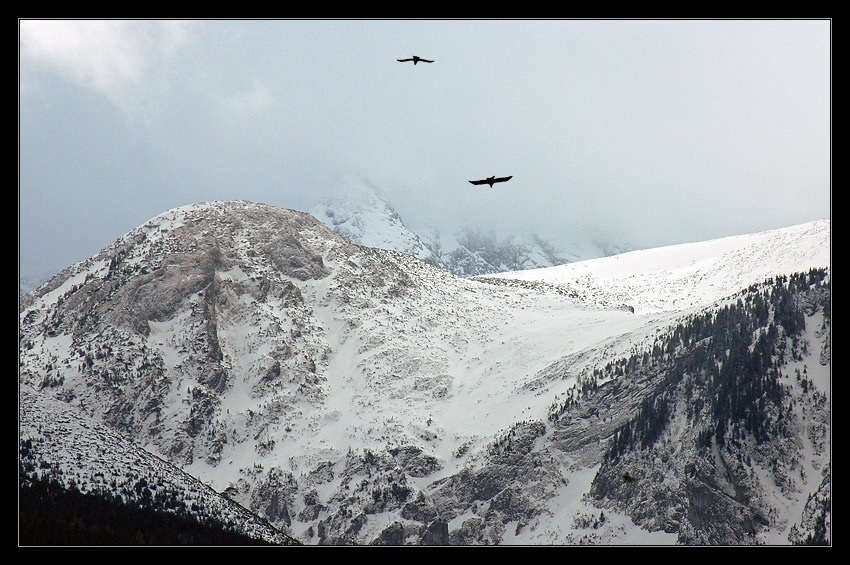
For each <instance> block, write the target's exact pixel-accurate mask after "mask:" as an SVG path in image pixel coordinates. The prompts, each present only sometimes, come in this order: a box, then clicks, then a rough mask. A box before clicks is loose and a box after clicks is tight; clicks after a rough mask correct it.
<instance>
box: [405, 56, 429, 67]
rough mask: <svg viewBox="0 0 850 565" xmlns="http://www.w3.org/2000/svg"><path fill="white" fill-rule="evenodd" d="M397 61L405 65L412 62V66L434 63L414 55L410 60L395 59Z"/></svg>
mask: <svg viewBox="0 0 850 565" xmlns="http://www.w3.org/2000/svg"><path fill="white" fill-rule="evenodd" d="M397 61H398V62H399V63H406V62H407V61H413V64H414V65H415V64H416V63H420V62H421V63H433V62H434V61H431V60H430V59H423V58H422V57H417V56H416V55H414V56H413V57H411V58H410V59H397Z"/></svg>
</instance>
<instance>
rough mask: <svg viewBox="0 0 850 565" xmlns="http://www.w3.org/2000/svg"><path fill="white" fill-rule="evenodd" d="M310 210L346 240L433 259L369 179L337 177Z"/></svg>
mask: <svg viewBox="0 0 850 565" xmlns="http://www.w3.org/2000/svg"><path fill="white" fill-rule="evenodd" d="M309 212H310V214H312V215H313V216H315V217H316V218H317V219H318V220H319V221H321V222H323V223H324V224H325V225H327V226H328V227H329V228H330V229H332V230H333V231H335V232H336V233H338V234H339V235H341V236H342V237H344V238H346V239H348V240H349V241H352V242H354V243H357V244H360V245H365V246H367V247H376V248H379V249H391V250H394V251H401V252H403V253H407V254H408V255H413V256H414V257H417V258H419V259H421V260H423V261H427V262H431V263H433V253H432V251H431V249H430V248H429V247H428V245H426V244H425V243H424V242H423V241H422V239H421V238H420V237H419V236H418V235H417V234H415V233H414V232H413V231H411V230H410V229H408V228H407V226H405V224H404V221H402V219H401V216H400V215H399V214H398V212H397V211H396V210H395V208H393V205H392V204H391V203H390V202H389V200H387V199H386V198H385V197H384V196H383V195H382V194H381V192H380V190H379V189H378V188H377V187H376V186H375V185H374V184H373V183H372V182H371V181H369V180H368V179H362V178H359V177H356V176H347V177H345V178H343V179H341V180H339V181H338V182H337V183H336V184H335V185H334V186H333V187H332V189H331V190H330V192H329V194H328V195H327V196H325V197H324V198H322V199H321V200H320V201H319V202H318V203H317V204H316V205H315V206H313V207H312V208H310V210H309Z"/></svg>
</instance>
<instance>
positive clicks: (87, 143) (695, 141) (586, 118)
mask: <svg viewBox="0 0 850 565" xmlns="http://www.w3.org/2000/svg"><path fill="white" fill-rule="evenodd" d="M830 36H831V21H829V20H764V21H754V20H740V21H736V20H723V21H721V20H718V21H711V20H683V21H676V20H659V21H652V20H634V21H633V20H598V21H593V20H590V21H586V20H576V21H571V20H562V21H550V20H545V21H544V20H520V21H509V20H458V21H453V20H381V21H368V20H272V21H250V20H235V21H204V20H189V21H110V20H105V21H75V20H67V21H27V20H23V21H21V22H20V24H19V45H20V73H19V76H20V107H19V116H20V119H19V124H20V146H19V148H20V165H21V166H20V185H19V191H20V197H19V215H20V217H19V227H20V256H21V266H22V271H23V270H27V269H32V270H33V271H38V270H39V269H41V270H42V271H44V270H47V271H50V270H54V271H56V270H59V269H61V268H62V267H65V266H67V265H69V264H71V263H72V262H74V261H77V260H80V259H83V258H85V257H88V256H89V255H92V254H94V253H96V252H97V251H99V250H100V249H101V248H102V247H103V246H105V245H107V244H108V243H110V242H111V241H112V240H114V239H115V238H116V237H119V236H120V235H122V234H123V233H126V232H127V231H129V230H131V229H132V228H134V227H136V226H137V225H139V224H141V223H142V222H144V221H146V220H147V219H149V218H150V217H152V216H154V215H156V214H158V213H160V212H163V211H165V210H167V209H169V208H172V207H174V206H180V205H184V204H188V203H192V202H198V201H207V200H221V199H249V200H257V201H262V202H268V203H270V204H274V205H279V206H284V207H289V208H296V209H301V210H304V209H307V208H309V207H310V206H311V205H312V204H313V203H314V202H315V201H316V200H317V199H318V198H320V197H321V196H323V195H325V194H327V193H328V192H329V191H331V190H332V188H333V186H334V184H335V183H337V182H339V179H341V178H344V177H346V176H348V175H352V174H354V175H359V176H361V177H363V178H366V179H368V180H369V182H371V183H372V184H374V185H375V186H376V187H378V188H379V190H380V191H381V192H382V193H383V194H384V195H385V196H386V197H387V198H388V199H389V200H391V201H392V203H393V204H394V205H395V206H396V208H397V209H398V210H399V212H400V213H401V215H402V217H403V218H404V219H405V221H407V222H408V223H410V224H414V225H415V224H423V225H424V224H437V225H439V224H443V225H448V224H454V223H458V222H464V223H470V224H478V225H484V226H498V227H501V228H503V229H526V230H527V229H533V230H537V231H539V232H541V233H543V234H544V235H548V236H550V237H553V238H569V237H570V236H571V235H574V234H579V233H594V234H598V235H599V237H605V238H609V239H611V240H615V241H620V242H622V243H626V244H630V245H636V246H643V247H652V246H658V245H667V244H672V243H680V242H688V241H697V240H701V239H709V238H714V237H722V236H725V235H735V234H740V233H748V232H753V231H761V230H764V229H772V228H777V227H784V226H788V225H793V224H796V223H802V222H806V221H810V220H814V219H818V218H822V217H828V216H829V214H830V195H831V191H830V124H831V115H830V57H831V51H830ZM411 55H419V56H422V57H428V58H432V59H434V60H435V61H436V62H435V63H434V64H430V65H425V64H419V65H416V66H413V65H412V64H410V63H405V64H402V63H398V62H397V61H396V59H397V58H402V57H409V56H411ZM490 175H513V176H514V178H513V179H512V180H511V182H509V183H505V184H504V185H501V186H499V185H497V187H498V188H493V189H489V188H487V187H484V188H483V189H482V187H473V186H472V185H470V184H469V183H468V182H467V181H468V180H471V179H473V178H483V177H486V176H490ZM22 274H23V272H22Z"/></svg>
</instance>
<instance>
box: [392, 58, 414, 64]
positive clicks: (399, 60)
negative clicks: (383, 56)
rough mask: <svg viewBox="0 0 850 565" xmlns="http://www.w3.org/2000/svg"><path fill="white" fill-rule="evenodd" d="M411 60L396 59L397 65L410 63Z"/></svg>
mask: <svg viewBox="0 0 850 565" xmlns="http://www.w3.org/2000/svg"><path fill="white" fill-rule="evenodd" d="M412 60H413V59H396V61H398V62H399V63H406V62H407V61H412Z"/></svg>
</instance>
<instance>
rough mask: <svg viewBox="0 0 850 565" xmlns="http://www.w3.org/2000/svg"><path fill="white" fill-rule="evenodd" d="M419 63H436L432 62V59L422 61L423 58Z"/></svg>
mask: <svg viewBox="0 0 850 565" xmlns="http://www.w3.org/2000/svg"><path fill="white" fill-rule="evenodd" d="M419 62H420V63H433V62H434V61H432V60H431V59H422V58H420V59H419Z"/></svg>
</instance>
